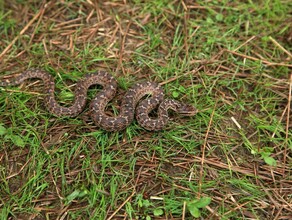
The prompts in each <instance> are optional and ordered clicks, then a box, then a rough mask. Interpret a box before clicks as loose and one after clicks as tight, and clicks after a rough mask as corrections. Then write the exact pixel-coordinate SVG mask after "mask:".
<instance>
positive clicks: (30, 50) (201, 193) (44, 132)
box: [0, 0, 292, 220]
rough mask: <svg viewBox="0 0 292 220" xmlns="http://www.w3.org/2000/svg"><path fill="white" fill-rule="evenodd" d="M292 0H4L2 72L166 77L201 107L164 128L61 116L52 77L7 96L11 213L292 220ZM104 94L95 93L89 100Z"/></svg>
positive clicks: (2, 104) (124, 80)
mask: <svg viewBox="0 0 292 220" xmlns="http://www.w3.org/2000/svg"><path fill="white" fill-rule="evenodd" d="M291 8H292V5H291V3H290V2H289V1H285V0H281V1H280V0H274V1H263V2H253V1H247V2H246V1H238V2H230V1H208V2H205V1H196V3H192V1H165V0H159V1H139V0H135V1H104V2H103V3H101V2H100V3H94V1H82V0H80V1H76V2H74V1H60V2H58V1H51V2H49V3H47V4H46V5H43V4H42V3H40V2H39V1H32V0H29V1H19V0H18V1H14V0H13V1H9V3H8V2H4V1H1V0H0V36H1V41H0V48H1V49H0V52H1V54H0V69H1V77H2V76H4V75H9V74H13V73H19V72H21V71H23V70H25V69H28V68H31V67H39V68H42V69H44V70H47V71H48V72H50V73H51V74H52V75H53V76H54V78H55V81H56V84H57V90H58V91H57V99H58V100H59V101H60V103H62V104H65V105H66V104H68V105H69V104H70V101H71V100H72V99H73V97H74V96H73V93H72V91H73V90H74V86H71V85H72V84H73V83H74V82H76V81H77V80H78V79H79V78H81V77H82V76H83V75H84V74H85V73H87V72H94V71H96V70H98V69H104V70H106V71H108V72H110V73H111V74H112V75H113V76H114V77H115V78H116V79H117V80H118V83H119V86H120V88H121V89H120V90H119V93H118V96H117V98H115V99H114V101H113V102H112V103H111V104H110V107H111V108H113V110H114V111H116V112H118V110H119V107H118V103H119V101H118V100H119V99H120V98H121V97H122V96H123V94H124V91H125V90H126V89H128V88H129V87H130V86H131V85H133V84H134V83H135V82H137V81H143V80H152V81H157V82H159V83H161V84H162V85H163V87H164V90H165V92H166V96H167V97H170V98H175V99H178V100H181V101H183V102H187V103H191V104H193V105H195V106H196V107H197V108H198V110H199V113H198V114H197V115H196V116H194V117H191V118H182V117H179V116H175V115H174V117H173V120H172V121H171V122H170V123H169V124H168V125H167V127H166V128H165V130H163V131H161V132H148V131H145V130H144V129H142V128H141V127H140V126H139V125H138V124H137V123H136V122H134V123H132V124H131V126H129V127H128V128H127V129H126V130H125V131H122V132H117V133H109V132H105V131H103V130H101V129H99V128H97V127H96V126H94V124H93V123H92V121H91V120H90V117H89V113H88V111H84V112H83V113H82V114H80V115H79V116H78V117H76V118H68V117H60V118H57V117H54V116H53V115H51V114H50V113H48V112H47V110H46V109H45V108H44V106H43V102H42V101H43V100H42V99H43V93H42V86H43V84H42V82H39V81H35V80H31V81H28V82H26V83H24V84H23V85H21V86H17V87H7V88H0V94H1V95H0V137H1V139H0V150H1V151H0V161H1V164H0V178H1V179H0V217H1V219H147V220H148V219H193V218H194V216H198V215H200V216H201V217H202V218H203V219H290V218H292V216H291V213H292V208H291V207H292V200H291V196H292V194H291V191H292V182H291V170H292V169H291V149H292V147H291V146H292V143H291V121H292V120H291V86H292V78H291V77H292V76H291V67H292V64H291V59H292V55H291V49H292V44H291V40H292V36H291V33H292V26H291V19H292V17H291ZM97 90H98V87H97V88H92V89H91V90H90V92H89V94H88V95H89V97H91V98H92V97H93V96H94V94H95V93H96V91H97Z"/></svg>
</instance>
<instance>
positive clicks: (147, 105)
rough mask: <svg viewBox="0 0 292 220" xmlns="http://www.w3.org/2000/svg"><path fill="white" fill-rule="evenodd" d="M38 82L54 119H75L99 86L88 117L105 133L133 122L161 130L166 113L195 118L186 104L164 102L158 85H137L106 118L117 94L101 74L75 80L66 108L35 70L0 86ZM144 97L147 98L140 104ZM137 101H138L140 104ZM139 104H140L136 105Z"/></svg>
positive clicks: (112, 83) (45, 76)
mask: <svg viewBox="0 0 292 220" xmlns="http://www.w3.org/2000/svg"><path fill="white" fill-rule="evenodd" d="M30 78H38V79H41V80H43V82H44V91H45V94H46V96H45V98H44V99H45V100H44V101H45V105H46V107H47V109H48V110H49V111H50V112H51V113H52V114H54V115H56V116H72V117H74V116H76V115H78V114H79V113H80V112H81V111H82V110H83V108H84V107H85V104H86V96H87V90H88V88H89V87H90V86H91V85H96V84H98V85H101V86H102V87H103V89H102V90H101V91H100V92H99V93H98V94H97V95H96V96H95V98H94V99H93V100H92V101H91V103H90V107H89V108H90V113H91V117H92V119H93V121H94V123H95V124H96V125H97V126H98V127H101V128H102V129H104V130H107V131H120V130H123V129H125V128H126V127H127V126H128V125H129V124H130V123H131V122H132V121H133V119H134V113H135V110H136V119H137V121H138V123H139V124H140V125H141V126H142V127H143V128H145V129H147V130H150V131H154V130H161V129H162V128H163V127H164V126H165V125H166V124H167V122H168V120H169V117H168V109H172V110H173V111H175V112H177V113H179V114H181V115H185V116H192V115H195V114H196V112H197V111H196V109H195V108H194V107H193V106H192V105H189V104H184V103H182V102H178V101H176V100H171V99H164V92H163V90H162V88H161V87H160V85H159V84H157V83H155V82H143V83H137V84H136V85H134V86H133V87H132V88H130V89H129V90H128V91H127V92H126V94H125V96H124V98H123V99H122V102H121V108H120V113H119V115H118V116H116V117H110V116H108V115H107V114H106V113H105V109H106V106H107V104H108V103H109V101H111V100H112V99H113V97H114V96H115V93H116V90H117V82H116V80H115V79H114V78H113V77H112V76H111V75H110V74H108V73H106V72H104V71H98V72H97V73H93V74H87V75H85V77H84V78H83V79H82V80H79V81H78V82H77V84H76V87H75V100H74V102H73V104H72V105H71V106H70V107H64V106H60V105H59V104H58V103H57V101H56V100H55V95H54V91H55V83H54V79H53V77H52V76H51V75H50V74H49V73H47V72H45V71H43V70H39V69H31V70H27V71H24V72H22V73H21V74H20V75H18V76H16V77H13V78H12V79H1V80H0V86H13V85H19V84H21V83H22V82H23V81H24V80H26V79H30ZM145 95H151V96H150V97H149V98H146V99H143V100H141V99H142V98H143V97H144V96H145ZM140 100H141V101H140ZM139 101H140V102H139ZM157 106H159V107H158V117H157V118H155V119H154V118H152V117H150V116H149V113H150V112H151V111H152V110H153V109H155V108H157Z"/></svg>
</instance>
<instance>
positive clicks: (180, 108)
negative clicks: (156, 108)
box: [169, 100, 198, 116]
mask: <svg viewBox="0 0 292 220" xmlns="http://www.w3.org/2000/svg"><path fill="white" fill-rule="evenodd" d="M169 102H170V103H169V106H171V107H170V108H171V109H173V110H174V111H175V112H177V113H178V114H180V115H182V116H194V115H195V114H197V113H198V110H197V109H196V108H195V107H194V106H192V105H190V104H185V103H182V102H178V101H176V100H169Z"/></svg>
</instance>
